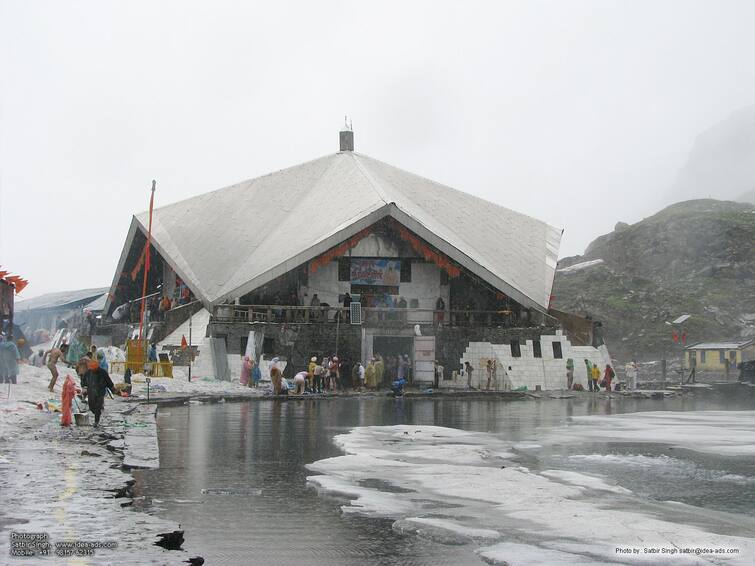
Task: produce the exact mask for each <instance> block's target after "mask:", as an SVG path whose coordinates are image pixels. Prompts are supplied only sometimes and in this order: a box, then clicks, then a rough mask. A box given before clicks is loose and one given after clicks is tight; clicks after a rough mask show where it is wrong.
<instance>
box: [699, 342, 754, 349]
mask: <svg viewBox="0 0 755 566" xmlns="http://www.w3.org/2000/svg"><path fill="white" fill-rule="evenodd" d="M752 343H753V340H742V341H739V342H701V343H700V344H694V345H693V346H687V350H736V349H738V348H746V347H747V346H749V345H751V344H752Z"/></svg>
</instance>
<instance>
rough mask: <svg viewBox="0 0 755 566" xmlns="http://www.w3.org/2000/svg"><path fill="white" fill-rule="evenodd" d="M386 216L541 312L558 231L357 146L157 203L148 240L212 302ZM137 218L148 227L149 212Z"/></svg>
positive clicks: (251, 285) (553, 264)
mask: <svg viewBox="0 0 755 566" xmlns="http://www.w3.org/2000/svg"><path fill="white" fill-rule="evenodd" d="M387 215H392V216H395V217H396V218H397V219H398V220H399V221H400V222H402V223H404V224H408V227H409V228H410V229H412V230H414V231H415V232H418V233H419V235H420V236H422V237H423V238H425V239H429V241H430V243H431V244H433V245H436V246H438V247H440V248H441V251H444V253H447V254H448V255H449V256H450V257H452V258H453V259H455V260H456V261H459V262H460V263H462V264H463V265H465V267H467V268H470V269H472V270H473V271H474V272H475V273H477V274H478V275H479V276H480V277H482V278H483V279H485V280H488V282H489V283H491V284H492V285H494V286H495V287H496V288H499V289H501V290H503V291H509V294H510V295H511V296H512V297H513V298H515V299H517V300H519V301H520V302H523V303H524V304H528V303H529V305H528V306H537V307H540V308H542V309H545V308H547V305H548V301H549V297H550V293H551V287H552V285H553V276H554V273H555V268H556V261H557V257H558V248H559V245H560V241H561V230H559V229H557V228H554V227H552V226H549V225H548V224H546V223H544V222H542V221H540V220H536V219H534V218H531V217H529V216H526V215H524V214H521V213H518V212H514V211H512V210H509V209H507V208H504V207H501V206H498V205H495V204H493V203H490V202H488V201H485V200H482V199H480V198H477V197H474V196H472V195H469V194H466V193H463V192H460V191H457V190H455V189H452V188H450V187H446V186H444V185H441V184H439V183H436V182H434V181H430V180H428V179H424V178H422V177H419V176H417V175H414V174H412V173H409V172H406V171H403V170H401V169H397V168H396V167H392V166H390V165H388V164H386V163H382V162H380V161H377V160H375V159H372V158H370V157H367V156H365V155H361V154H359V153H354V152H342V153H336V154H333V155H329V156H326V157H322V158H320V159H316V160H314V161H310V162H307V163H303V164H301V165H297V166H294V167H291V168H289V169H284V170H282V171H278V172H275V173H272V174H269V175H265V176H263V177H259V178H256V179H252V180H249V181H244V182H242V183H238V184H236V185H232V186H230V187H226V188H224V189H220V190H217V191H214V192H210V193H207V194H204V195H200V196H197V197H193V198H190V199H187V200H184V201H181V202H178V203H175V204H171V205H168V206H165V207H161V208H158V209H156V210H155V211H154V215H153V223H152V237H153V241H154V244H155V246H156V247H157V249H158V250H159V251H160V253H161V254H162V255H163V256H164V257H166V258H167V259H168V261H169V262H170V263H171V264H172V265H173V267H174V268H175V269H176V271H177V272H178V273H179V274H181V275H182V277H183V278H184V280H185V281H186V282H187V284H188V285H189V286H190V287H191V288H192V290H193V291H194V293H195V294H196V295H197V296H198V297H199V298H200V299H202V300H203V302H205V304H206V305H212V304H217V303H219V302H221V301H223V300H225V299H228V298H233V297H236V296H239V295H241V294H243V293H246V292H248V291H250V290H252V289H254V288H256V287H259V286H260V285H262V284H264V283H266V282H267V281H269V280H271V279H273V278H274V277H277V276H278V275H280V274H282V273H284V272H286V271H288V270H290V269H293V268H294V267H296V265H300V264H301V263H303V262H305V261H308V260H309V259H311V258H312V257H315V256H316V255H318V254H320V253H322V252H323V251H325V250H327V249H328V248H330V247H332V246H333V245H336V244H337V243H338V242H339V241H342V240H344V239H346V238H347V237H348V236H349V235H351V233H354V232H356V231H358V230H360V229H361V228H363V227H365V226H366V225H369V224H371V223H373V222H375V221H376V220H377V219H379V218H380V217H382V216H387ZM136 221H137V223H138V224H139V227H140V228H141V229H142V230H143V231H145V232H146V226H147V223H148V213H146V212H145V213H142V214H140V215H138V216H136ZM126 245H127V246H128V245H130V243H129V242H128V241H127V243H126Z"/></svg>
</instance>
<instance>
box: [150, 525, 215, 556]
mask: <svg viewBox="0 0 755 566" xmlns="http://www.w3.org/2000/svg"><path fill="white" fill-rule="evenodd" d="M157 536H158V537H159V538H160V540H158V541H157V542H156V543H155V545H156V546H162V547H163V548H165V549H166V550H181V545H182V544H183V543H184V532H183V531H173V532H172V533H160V534H159V535H157ZM202 562H204V560H202Z"/></svg>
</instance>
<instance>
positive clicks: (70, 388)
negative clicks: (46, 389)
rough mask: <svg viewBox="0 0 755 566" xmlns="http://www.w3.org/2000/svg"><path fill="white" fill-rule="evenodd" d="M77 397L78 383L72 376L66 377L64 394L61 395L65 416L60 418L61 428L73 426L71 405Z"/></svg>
mask: <svg viewBox="0 0 755 566" xmlns="http://www.w3.org/2000/svg"><path fill="white" fill-rule="evenodd" d="M75 396H76V382H75V381H74V380H73V378H72V377H71V375H70V374H68V375H67V376H66V380H65V381H64V382H63V393H62V394H61V398H60V400H61V405H62V410H63V416H62V417H61V418H60V426H71V405H72V404H73V398H74V397H75Z"/></svg>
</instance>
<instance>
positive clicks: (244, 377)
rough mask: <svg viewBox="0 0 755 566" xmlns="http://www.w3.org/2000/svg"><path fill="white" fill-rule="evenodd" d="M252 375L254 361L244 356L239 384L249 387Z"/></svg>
mask: <svg viewBox="0 0 755 566" xmlns="http://www.w3.org/2000/svg"><path fill="white" fill-rule="evenodd" d="M251 375H252V361H251V360H250V359H249V356H244V361H243V362H241V377H240V378H239V383H241V385H248V384H249V378H250V377H251Z"/></svg>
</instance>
